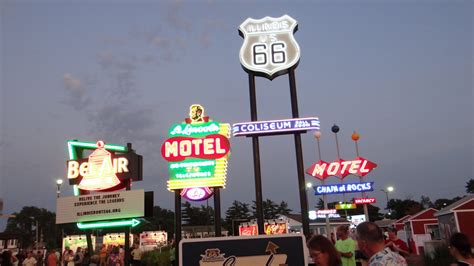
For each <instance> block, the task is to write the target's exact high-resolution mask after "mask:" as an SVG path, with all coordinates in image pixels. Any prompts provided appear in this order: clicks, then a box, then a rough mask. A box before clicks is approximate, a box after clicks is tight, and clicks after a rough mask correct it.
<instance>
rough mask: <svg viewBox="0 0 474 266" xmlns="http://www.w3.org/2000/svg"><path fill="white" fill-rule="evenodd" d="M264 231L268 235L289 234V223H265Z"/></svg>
mask: <svg viewBox="0 0 474 266" xmlns="http://www.w3.org/2000/svg"><path fill="white" fill-rule="evenodd" d="M264 230H265V234H266V235H282V234H288V222H276V223H265V225H264Z"/></svg>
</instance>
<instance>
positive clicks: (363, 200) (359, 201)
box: [354, 198, 377, 204]
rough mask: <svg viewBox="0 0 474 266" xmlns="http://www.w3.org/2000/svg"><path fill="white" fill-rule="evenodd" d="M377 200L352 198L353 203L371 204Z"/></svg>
mask: <svg viewBox="0 0 474 266" xmlns="http://www.w3.org/2000/svg"><path fill="white" fill-rule="evenodd" d="M375 202H377V200H376V199H375V198H360V199H354V203H355V204H372V203H375Z"/></svg>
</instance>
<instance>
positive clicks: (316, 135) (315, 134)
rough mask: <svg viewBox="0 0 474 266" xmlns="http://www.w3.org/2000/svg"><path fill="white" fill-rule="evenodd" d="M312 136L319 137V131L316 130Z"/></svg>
mask: <svg viewBox="0 0 474 266" xmlns="http://www.w3.org/2000/svg"><path fill="white" fill-rule="evenodd" d="M314 137H315V138H316V139H319V138H321V131H316V132H314Z"/></svg>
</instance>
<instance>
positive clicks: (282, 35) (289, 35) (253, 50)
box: [239, 15, 300, 80]
mask: <svg viewBox="0 0 474 266" xmlns="http://www.w3.org/2000/svg"><path fill="white" fill-rule="evenodd" d="M297 30H298V23H297V22H296V20H294V19H293V18H292V17H290V16H288V15H283V16H281V17H279V18H273V17H264V18H262V19H253V18H248V19H246V20H245V21H244V22H243V23H242V24H241V25H240V27H239V35H240V36H242V37H243V38H244V43H243V44H242V47H241V48H240V53H239V59H240V63H241V65H242V67H243V68H244V70H245V71H246V72H251V73H254V74H255V75H258V76H263V77H266V78H268V79H270V80H272V79H274V78H276V77H278V76H280V75H284V74H286V73H287V72H288V69H290V68H292V67H296V66H297V65H298V63H299V60H300V47H299V46H298V43H297V42H296V40H295V38H294V36H293V34H294V33H295V32H296V31H297Z"/></svg>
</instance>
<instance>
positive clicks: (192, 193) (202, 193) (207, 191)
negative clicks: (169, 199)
mask: <svg viewBox="0 0 474 266" xmlns="http://www.w3.org/2000/svg"><path fill="white" fill-rule="evenodd" d="M212 193H213V191H212V189H211V188H208V187H192V188H185V189H183V190H182V191H181V197H184V198H186V199H188V200H191V201H201V200H206V199H208V198H210V197H211V196H212Z"/></svg>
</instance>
